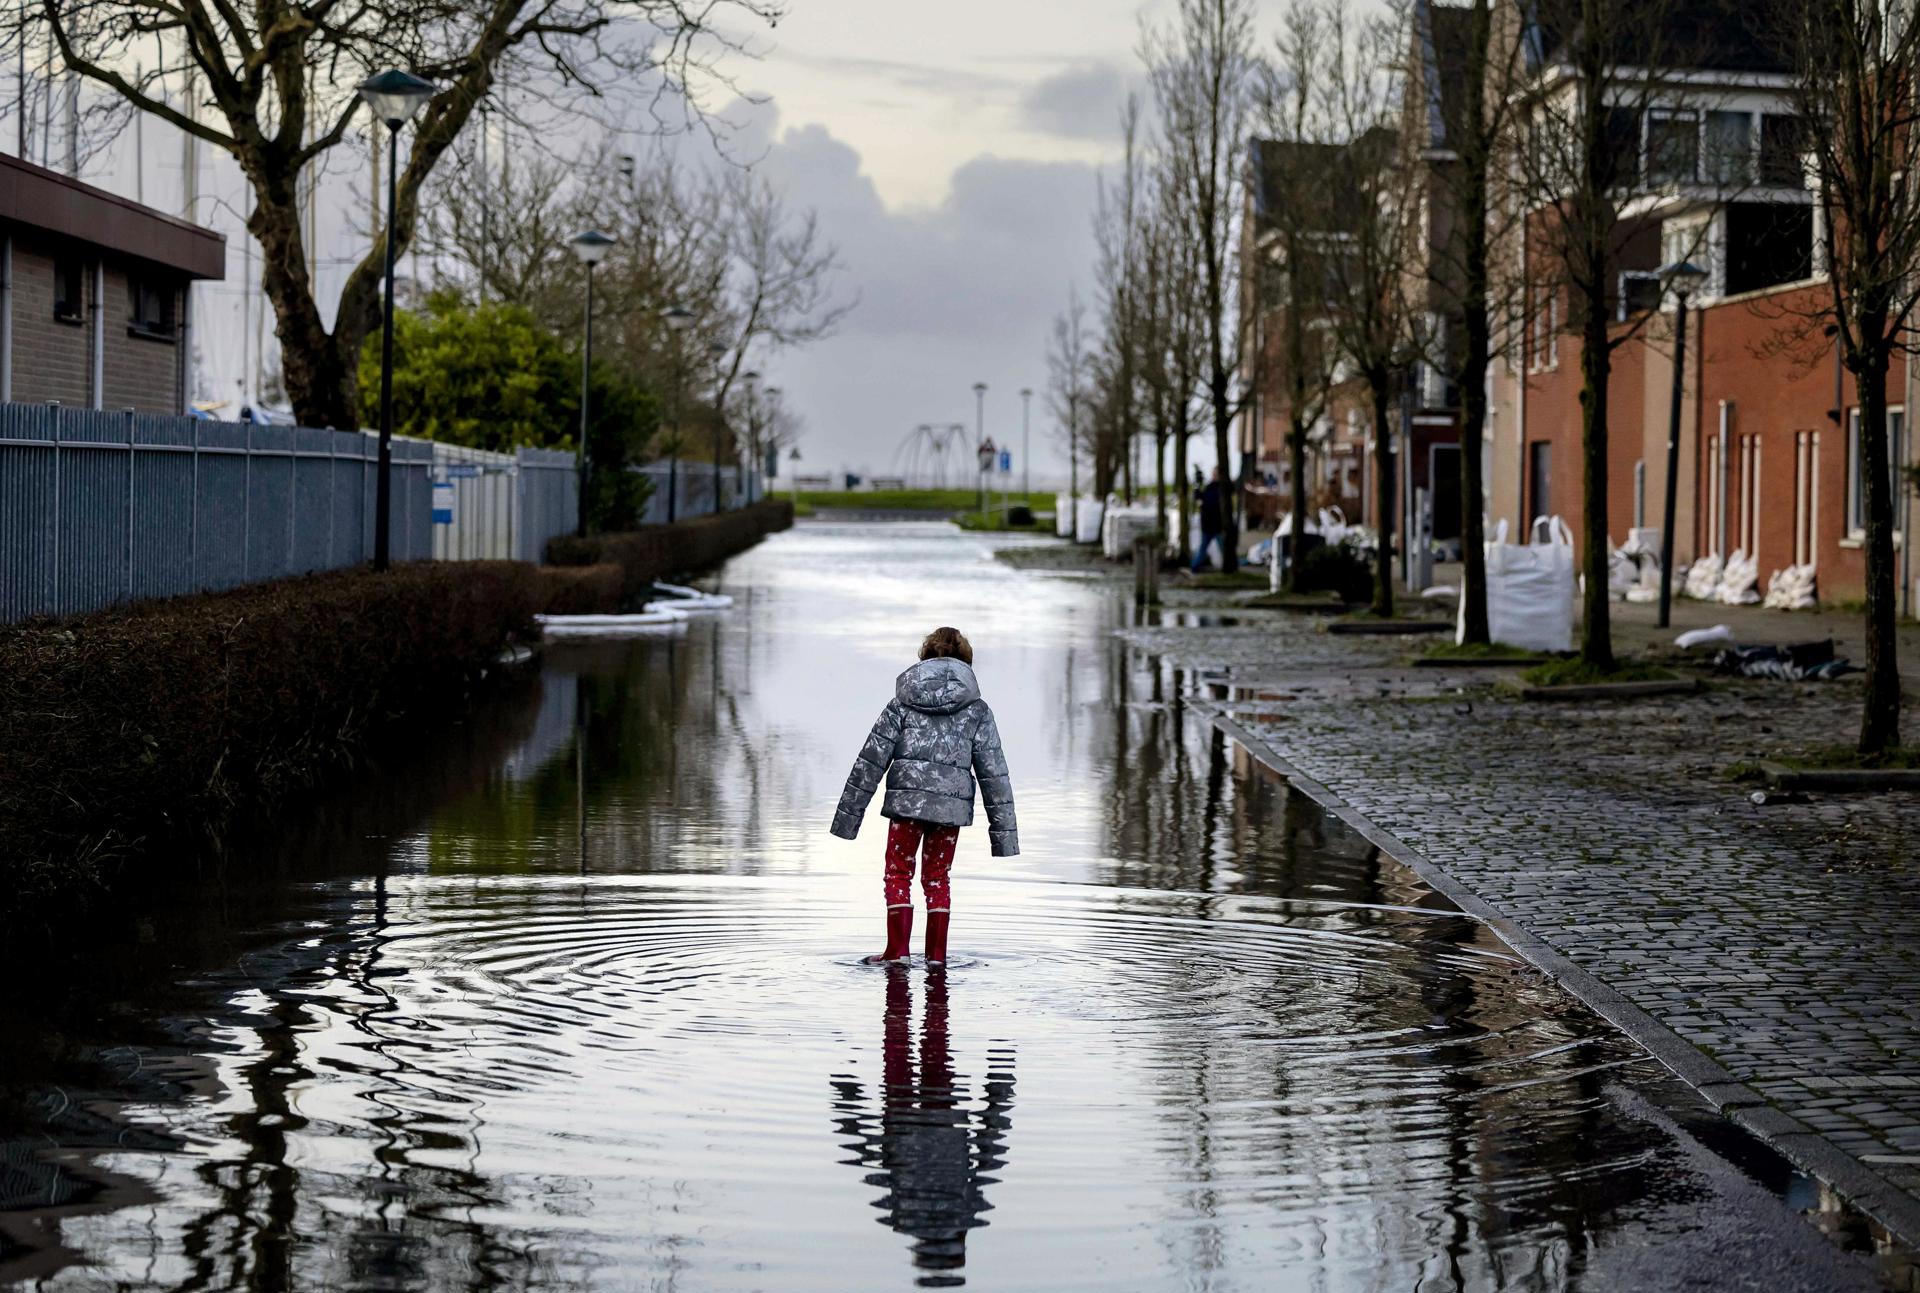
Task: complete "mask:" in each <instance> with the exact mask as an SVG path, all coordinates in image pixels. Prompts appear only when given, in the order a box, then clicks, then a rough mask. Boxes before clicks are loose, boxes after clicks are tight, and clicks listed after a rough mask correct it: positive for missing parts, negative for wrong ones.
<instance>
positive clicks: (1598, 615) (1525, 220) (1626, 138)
mask: <svg viewBox="0 0 1920 1293" xmlns="http://www.w3.org/2000/svg"><path fill="white" fill-rule="evenodd" d="M1702 12H1704V11H1694V12H1690V13H1689V14H1688V15H1687V17H1688V22H1687V23H1686V24H1684V25H1683V24H1682V23H1680V22H1679V15H1678V12H1677V7H1676V6H1675V5H1674V4H1673V3H1672V2H1671V0H1541V2H1540V3H1539V5H1538V6H1537V7H1536V8H1535V9H1534V10H1532V11H1530V16H1531V20H1532V27H1531V29H1530V30H1529V31H1527V32H1525V33H1523V34H1520V35H1516V36H1514V37H1513V39H1518V40H1523V41H1526V42H1528V43H1529V44H1531V45H1532V46H1533V47H1534V48H1533V57H1532V60H1531V62H1530V63H1529V65H1528V66H1527V67H1526V68H1525V69H1524V76H1525V82H1526V83H1525V85H1524V87H1523V88H1522V90H1521V91H1520V93H1519V95H1518V102H1517V103H1516V105H1515V107H1514V109H1513V111H1514V116H1515V120H1514V123H1513V129H1514V130H1515V131H1517V132H1518V133H1519V134H1520V136H1521V140H1520V143H1519V145H1518V147H1516V148H1515V150H1514V162H1515V169H1516V175H1517V183H1516V185H1515V187H1514V192H1513V200H1514V201H1515V202H1516V203H1518V204H1519V206H1520V208H1521V215H1520V222H1519V223H1518V224H1517V226H1516V229H1517V233H1516V236H1517V237H1519V238H1521V239H1523V240H1524V241H1525V246H1526V256H1527V260H1528V263H1529V265H1530V266H1533V267H1536V269H1533V270H1530V271H1529V276H1528V281H1527V283H1526V289H1527V291H1528V292H1529V294H1530V296H1532V298H1533V299H1531V300H1529V301H1528V302H1527V303H1526V307H1525V308H1526V309H1527V311H1528V314H1529V317H1531V318H1536V319H1537V318H1538V317H1539V314H1540V313H1545V315H1546V318H1545V319H1544V320H1541V322H1542V323H1543V324H1544V328H1545V330H1547V331H1557V330H1558V328H1559V324H1558V321H1557V318H1556V317H1555V315H1556V314H1557V302H1558V301H1559V299H1560V298H1561V297H1562V296H1564V297H1565V298H1566V299H1567V301H1568V305H1569V309H1568V314H1569V316H1570V317H1569V319H1568V323H1569V325H1570V330H1571V331H1572V332H1574V333H1576V334H1577V335H1578V337H1579V342H1580V444H1581V473H1582V486H1581V514H1582V519H1581V529H1582V532H1581V536H1580V537H1581V567H1582V574H1583V576H1584V579H1585V584H1586V588H1585V595H1584V599H1583V603H1582V619H1583V623H1582V629H1581V639H1580V658H1581V660H1582V661H1583V662H1584V663H1585V664H1586V665H1587V666H1589V667H1590V668H1592V669H1595V670H1597V671H1601V672H1610V671H1612V670H1613V669H1614V667H1615V663H1614V656H1613V636H1612V605H1611V601H1610V598H1611V596H1612V594H1611V592H1610V591H1609V588H1608V584H1607V560H1608V556H1609V539H1608V534H1607V509H1608V488H1607V486H1608V465H1609V464H1608V447H1607V444H1608V433H1607V418H1608V413H1609V403H1608V398H1609V391H1610V387H1611V381H1612V374H1613V353H1614V351H1615V350H1617V349H1619V348H1620V347H1621V346H1624V345H1627V344H1629V343H1630V342H1632V341H1634V340H1635V339H1636V338H1637V337H1639V335H1640V332H1641V324H1643V323H1644V321H1645V319H1646V317H1648V316H1645V315H1642V316H1639V318H1638V319H1637V320H1636V321H1635V322H1633V323H1632V324H1630V325H1629V326H1625V327H1615V326H1613V324H1614V320H1615V306H1616V303H1617V289H1618V278H1619V273H1620V271H1621V269H1622V268H1623V266H1622V264H1621V249H1622V247H1623V245H1624V244H1625V242H1626V241H1627V239H1628V238H1629V237H1630V236H1631V235H1632V234H1633V233H1634V232H1635V226H1634V223H1633V221H1632V220H1629V219H1624V218H1623V208H1625V207H1626V206H1627V204H1628V203H1629V201H1630V200H1631V199H1632V198H1634V197H1635V196H1637V195H1640V194H1643V193H1645V192H1646V191H1647V189H1648V188H1649V187H1650V186H1651V185H1656V184H1661V183H1670V182H1671V183H1678V182H1682V180H1681V179H1680V177H1678V176H1677V175H1676V174H1674V173H1673V172H1677V171H1678V170H1679V169H1681V164H1682V162H1683V161H1684V162H1685V163H1687V166H1686V169H1688V170H1689V171H1692V170H1697V166H1698V158H1697V156H1696V155H1694V154H1686V155H1685V156H1684V157H1683V156H1681V155H1680V154H1679V153H1678V151H1675V152H1672V153H1669V152H1668V151H1667V149H1666V146H1665V145H1662V144H1660V143H1658V142H1657V141H1656V142H1655V143H1654V144H1653V145H1651V146H1650V147H1649V149H1648V156H1647V158H1646V163H1647V164H1646V166H1645V167H1643V166H1642V158H1641V130H1642V126H1643V123H1645V122H1646V121H1647V118H1648V116H1649V111H1650V109H1652V108H1653V107H1655V106H1656V105H1657V106H1660V107H1662V108H1665V109H1669V110H1671V109H1675V108H1677V107H1680V106H1682V105H1685V104H1686V103H1688V102H1689V91H1688V89H1687V87H1686V84H1685V77H1684V76H1683V75H1681V74H1680V73H1681V72H1682V71H1683V70H1684V68H1685V66H1686V58H1687V55H1688V53H1689V52H1690V51H1689V50H1688V49H1686V48H1685V43H1684V42H1682V41H1681V40H1679V39H1677V37H1678V36H1679V35H1680V34H1681V33H1682V32H1683V30H1684V31H1688V32H1691V31H1693V30H1694V29H1696V28H1698V27H1700V26H1701V24H1700V19H1701V14H1702ZM1671 119H1674V120H1680V119H1682V118H1680V117H1679V116H1675V117H1673V118H1671ZM1696 147H1697V144H1696ZM1636 218H1637V219H1641V220H1648V219H1657V218H1655V217H1647V216H1640V217H1636ZM1699 228H1701V229H1702V230H1703V231H1704V229H1705V225H1704V224H1703V225H1701V226H1699ZM1694 245H1696V246H1697V241H1696V243H1695V244H1694ZM1663 559H1664V560H1666V561H1668V562H1671V561H1672V560H1673V554H1671V553H1667V554H1664V555H1663Z"/></svg>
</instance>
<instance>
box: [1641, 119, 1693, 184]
mask: <svg viewBox="0 0 1920 1293" xmlns="http://www.w3.org/2000/svg"><path fill="white" fill-rule="evenodd" d="M1676 121H1684V122H1687V123H1690V124H1691V125H1692V126H1693V132H1692V133H1693V165H1692V167H1691V168H1690V173H1688V174H1686V175H1670V174H1667V173H1665V172H1663V171H1661V170H1659V169H1658V168H1657V166H1656V165H1655V157H1656V154H1655V151H1654V141H1653V131H1654V127H1655V125H1656V124H1658V123H1663V122H1676ZM1700 131H1701V118H1700V113H1699V112H1698V111H1697V110H1695V109H1693V108H1649V109H1648V110H1647V113H1646V118H1645V124H1644V125H1643V127H1642V132H1643V133H1642V136H1641V139H1642V148H1641V153H1642V157H1641V163H1640V173H1641V174H1642V175H1644V176H1646V184H1647V187H1648V188H1650V189H1657V188H1662V187H1665V186H1666V185H1669V184H1672V185H1685V184H1698V183H1699V182H1700V153H1701V148H1700Z"/></svg>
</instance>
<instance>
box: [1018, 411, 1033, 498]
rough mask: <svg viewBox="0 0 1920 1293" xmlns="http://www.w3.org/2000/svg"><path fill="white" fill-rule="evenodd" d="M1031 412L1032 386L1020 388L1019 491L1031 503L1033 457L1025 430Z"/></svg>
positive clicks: (1026, 429)
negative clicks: (1030, 453)
mask: <svg viewBox="0 0 1920 1293" xmlns="http://www.w3.org/2000/svg"><path fill="white" fill-rule="evenodd" d="M1032 412H1033V387H1031V386H1022V387H1021V388H1020V492H1021V493H1022V494H1024V495H1026V503H1027V505H1028V506H1029V507H1031V506H1032V505H1033V459H1032V458H1030V457H1029V456H1028V454H1027V431H1028V427H1029V423H1030V421H1031V417H1030V415H1031V414H1032Z"/></svg>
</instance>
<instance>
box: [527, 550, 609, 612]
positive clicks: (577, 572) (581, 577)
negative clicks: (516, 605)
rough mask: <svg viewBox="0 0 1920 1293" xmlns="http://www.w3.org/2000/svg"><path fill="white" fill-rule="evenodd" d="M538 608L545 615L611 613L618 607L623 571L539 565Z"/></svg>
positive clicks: (604, 566)
mask: <svg viewBox="0 0 1920 1293" xmlns="http://www.w3.org/2000/svg"><path fill="white" fill-rule="evenodd" d="M540 587H541V596H540V609H541V611H542V612H543V613H544V614H547V615H612V614H614V613H615V612H617V611H618V610H619V609H620V600H621V597H622V595H623V593H624V590H625V587H626V571H624V570H622V569H621V568H620V567H619V566H616V565H614V564H613V563H612V562H603V563H601V564H600V565H597V566H541V567H540Z"/></svg>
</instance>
